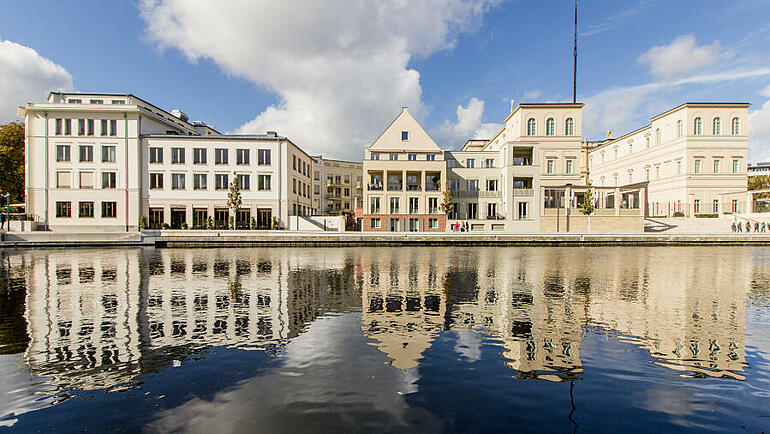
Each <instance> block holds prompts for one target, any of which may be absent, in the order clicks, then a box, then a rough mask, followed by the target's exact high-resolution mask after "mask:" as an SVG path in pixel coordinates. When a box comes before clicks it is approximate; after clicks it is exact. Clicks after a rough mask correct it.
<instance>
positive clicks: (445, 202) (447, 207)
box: [438, 183, 455, 215]
mask: <svg viewBox="0 0 770 434" xmlns="http://www.w3.org/2000/svg"><path fill="white" fill-rule="evenodd" d="M454 207H455V206H454V204H453V203H452V191H451V190H449V184H448V183H447V185H446V188H445V189H444V195H443V197H442V200H441V204H439V206H438V208H439V209H440V210H441V211H443V212H444V214H446V215H449V214H452V211H453V210H454Z"/></svg>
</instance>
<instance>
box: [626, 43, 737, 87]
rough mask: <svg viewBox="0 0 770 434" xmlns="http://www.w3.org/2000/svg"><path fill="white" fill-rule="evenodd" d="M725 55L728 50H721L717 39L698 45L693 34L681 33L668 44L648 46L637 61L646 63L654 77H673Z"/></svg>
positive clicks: (696, 69)
mask: <svg viewBox="0 0 770 434" xmlns="http://www.w3.org/2000/svg"><path fill="white" fill-rule="evenodd" d="M725 56H729V52H727V51H722V46H721V45H720V43H719V41H714V42H713V43H712V44H711V45H700V46H698V45H697V44H696V42H695V36H694V35H681V36H678V37H676V39H674V40H673V41H671V43H670V44H668V45H659V46H656V47H652V48H650V49H649V50H648V51H647V52H645V53H644V54H642V55H641V56H639V62H641V63H643V64H646V65H647V66H648V67H649V68H650V73H651V74H652V75H653V76H655V77H658V78H675V77H681V76H683V75H687V74H690V73H693V72H696V71H698V70H700V69H702V68H704V67H706V66H709V65H713V64H714V63H716V62H717V60H719V59H720V57H725Z"/></svg>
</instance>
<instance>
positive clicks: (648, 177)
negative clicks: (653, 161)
mask: <svg viewBox="0 0 770 434" xmlns="http://www.w3.org/2000/svg"><path fill="white" fill-rule="evenodd" d="M644 180H645V181H649V180H650V168H649V167H648V168H646V169H644Z"/></svg>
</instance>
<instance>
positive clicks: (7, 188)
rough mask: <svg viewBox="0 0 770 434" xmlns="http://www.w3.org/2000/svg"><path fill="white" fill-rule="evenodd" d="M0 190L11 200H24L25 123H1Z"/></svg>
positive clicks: (15, 201)
mask: <svg viewBox="0 0 770 434" xmlns="http://www.w3.org/2000/svg"><path fill="white" fill-rule="evenodd" d="M0 173H2V176H0V192H1V193H2V194H6V193H10V194H11V202H14V203H17V202H24V124H23V123H21V122H9V123H7V124H5V125H0Z"/></svg>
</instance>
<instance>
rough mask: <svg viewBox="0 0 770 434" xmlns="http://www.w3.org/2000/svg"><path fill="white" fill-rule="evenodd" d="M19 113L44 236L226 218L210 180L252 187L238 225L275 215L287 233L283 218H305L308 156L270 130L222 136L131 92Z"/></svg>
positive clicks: (32, 207)
mask: <svg viewBox="0 0 770 434" xmlns="http://www.w3.org/2000/svg"><path fill="white" fill-rule="evenodd" d="M18 114H19V116H22V117H24V120H25V125H26V129H25V134H26V137H25V146H26V148H25V171H26V178H25V190H26V207H27V214H30V215H32V216H33V217H34V219H35V220H36V222H37V224H38V227H39V228H42V229H44V230H53V231H65V230H66V231H81V230H82V231H95V230H96V231H130V230H136V229H137V228H138V226H139V223H140V218H143V219H144V220H145V221H147V223H148V225H149V226H153V227H160V226H161V225H163V224H167V225H170V226H175V227H179V226H181V224H182V223H185V224H186V225H187V226H193V225H195V224H196V222H198V223H200V221H201V219H202V218H203V216H205V218H206V219H208V217H212V219H218V220H224V218H225V217H224V215H223V214H222V209H223V208H226V201H227V189H226V188H224V189H222V188H218V187H217V186H218V184H217V183H218V182H221V181H224V180H225V179H226V180H227V181H228V182H229V181H231V180H232V178H233V177H239V178H240V180H241V181H243V182H244V183H246V182H247V183H248V184H249V186H248V188H243V189H242V190H243V192H242V196H243V210H242V211H241V212H239V213H238V214H239V216H240V217H241V219H246V220H245V221H249V220H250V219H251V218H252V217H254V218H255V220H258V222H259V225H260V227H262V228H269V227H271V226H272V221H271V220H272V219H273V218H275V219H276V220H277V223H278V225H279V226H281V227H287V226H288V217H289V216H291V215H305V214H310V213H311V207H312V187H311V177H312V170H313V169H312V166H313V163H312V159H311V158H310V156H308V155H307V154H305V153H304V152H303V151H302V150H301V149H300V148H299V147H297V146H296V145H294V144H293V143H292V142H291V141H290V140H289V139H287V138H285V137H281V136H279V135H278V134H276V133H268V134H265V135H258V136H231V135H222V134H220V133H219V132H217V131H216V130H215V129H213V128H211V127H208V126H206V125H205V124H204V123H202V122H192V123H191V122H188V119H187V116H186V115H185V114H184V113H181V112H179V111H177V110H175V111H173V112H172V113H169V112H166V111H165V110H162V109H160V108H158V107H156V106H154V105H152V104H150V103H148V102H146V101H144V100H142V99H140V98H137V97H136V96H134V95H130V94H88V93H57V92H52V93H51V94H50V95H49V97H48V100H47V101H46V102H38V103H30V104H27V105H26V106H24V107H21V108H19V111H18ZM265 152H267V153H268V154H265ZM260 156H262V158H263V159H262V160H260ZM265 158H267V160H265ZM268 160H269V163H264V162H265V161H268ZM260 161H262V163H260ZM265 177H269V182H268V181H267V179H268V178H265ZM260 180H261V182H262V184H260ZM268 184H269V186H268ZM219 187H222V186H221V185H220V186H219ZM244 187H245V186H244ZM234 217H235V216H234Z"/></svg>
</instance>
